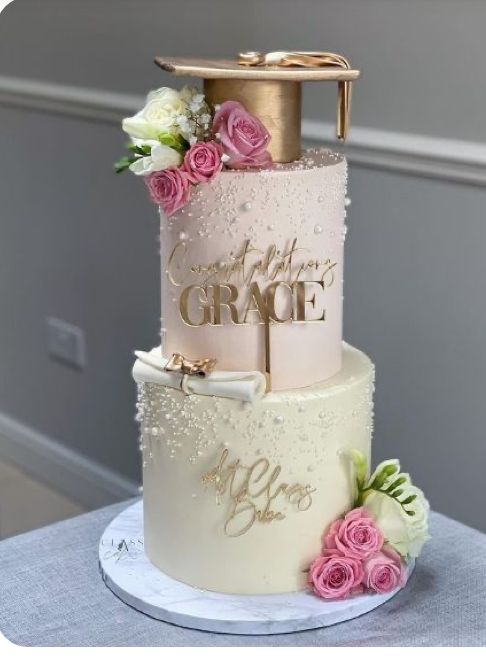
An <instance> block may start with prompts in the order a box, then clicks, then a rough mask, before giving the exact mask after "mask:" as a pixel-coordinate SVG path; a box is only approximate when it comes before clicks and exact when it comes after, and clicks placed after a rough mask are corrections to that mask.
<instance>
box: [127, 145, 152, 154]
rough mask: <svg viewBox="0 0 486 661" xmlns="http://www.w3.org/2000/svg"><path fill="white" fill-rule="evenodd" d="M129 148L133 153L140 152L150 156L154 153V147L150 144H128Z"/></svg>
mask: <svg viewBox="0 0 486 661" xmlns="http://www.w3.org/2000/svg"><path fill="white" fill-rule="evenodd" d="M128 150H129V151H131V152H132V154H138V155H139V156H150V154H151V153H152V147H151V146H150V145H128Z"/></svg>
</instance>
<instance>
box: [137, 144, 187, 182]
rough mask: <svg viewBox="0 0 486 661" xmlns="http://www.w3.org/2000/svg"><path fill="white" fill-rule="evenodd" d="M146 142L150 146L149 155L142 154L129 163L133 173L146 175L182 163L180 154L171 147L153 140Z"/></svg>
mask: <svg viewBox="0 0 486 661" xmlns="http://www.w3.org/2000/svg"><path fill="white" fill-rule="evenodd" d="M145 144H147V143H145ZM148 144H150V146H151V147H152V150H151V153H150V156H142V157H140V158H138V159H137V160H136V161H135V162H134V163H132V164H131V165H130V170H131V171H132V172H133V173H134V174H137V175H139V176H146V175H148V174H152V172H158V171H159V170H166V169H167V168H173V167H174V168H175V167H177V166H178V165H180V164H181V163H182V155H181V154H180V153H179V152H178V151H176V150H175V149H172V147H167V145H161V144H160V143H159V142H155V141H154V142H152V141H149V143H148Z"/></svg>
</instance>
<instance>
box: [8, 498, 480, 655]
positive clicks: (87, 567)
mask: <svg viewBox="0 0 486 661" xmlns="http://www.w3.org/2000/svg"><path fill="white" fill-rule="evenodd" d="M130 502H133V501H129V502H125V503H119V504H116V505H112V506H109V507H106V508H104V509H100V510H97V511H94V512H90V513H88V514H84V515H82V516H79V517H76V518H74V519H70V520H68V521H63V522H61V523H57V524H54V525H51V526H48V527H46V528H41V529H39V530H35V531H32V532H29V533H26V534H23V535H19V536H17V537H12V538H10V539H6V540H4V541H2V542H0V631H1V632H2V633H3V635H4V636H5V637H6V638H7V639H8V640H10V641H11V642H14V643H16V644H18V645H24V646H167V647H172V646H272V647H275V646H452V645H454V646H466V645H467V646H483V645H486V535H484V534H482V533H480V532H478V531H477V530H473V529H472V528H468V527H467V526H464V525H462V524H460V523H457V522H456V521H452V520H451V519H448V518H447V517H445V516H442V515H440V514H436V513H433V514H432V515H431V533H432V540H431V541H430V542H428V543H427V545H426V546H425V549H424V552H423V554H422V556H421V557H420V559H419V561H418V563H417V567H416V570H415V572H414V574H413V576H412V578H411V579H410V581H409V584H408V585H407V587H406V588H405V589H404V590H402V591H401V592H400V593H399V594H398V595H396V596H395V597H394V598H393V599H391V600H390V601H389V602H387V603H386V604H384V605H383V606H381V607H380V608H378V609H376V610H375V611H372V612H371V613H368V614H366V615H363V616H361V617H359V618H357V619H354V620H350V621H348V622H344V623H342V624H336V625H334V626H332V627H327V628H323V629H315V630H312V631H304V632H300V633H293V634H285V635H280V634H278V635H272V636H242V635H223V634H211V633H206V632H202V631H196V630H193V629H185V628H182V627H177V626H174V625H170V624H166V623H164V622H160V621H158V620H154V619H151V618H150V617H147V616H146V615H143V614H142V613H139V612H138V611H136V610H134V609H132V608H130V607H129V606H127V605H125V604H124V603H123V602H122V601H120V600H119V599H118V598H117V597H116V596H115V595H114V594H112V592H110V590H109V589H108V588H107V587H106V586H105V585H104V583H103V581H102V579H101V576H100V574H99V570H98V541H99V538H100V536H101V534H102V532H103V530H104V528H105V527H106V525H107V524H108V522H109V521H110V520H111V519H112V518H113V517H114V516H116V515H117V514H118V512H120V511H121V510H122V509H123V508H124V507H126V506H127V505H128V504H130Z"/></svg>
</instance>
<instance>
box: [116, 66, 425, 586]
mask: <svg viewBox="0 0 486 661" xmlns="http://www.w3.org/2000/svg"><path fill="white" fill-rule="evenodd" d="M157 61H158V63H159V64H160V66H162V67H163V68H164V69H165V70H168V71H171V72H172V73H175V74H176V75H192V76H194V75H196V76H199V77H202V78H203V79H204V80H205V86H204V94H203V93H201V92H199V91H198V90H195V89H193V88H184V89H183V90H182V91H181V92H176V91H175V90H172V89H169V88H162V89H160V90H156V91H155V92H152V93H151V94H150V95H149V97H148V98H147V104H146V106H145V107H144V108H143V109H142V110H141V111H140V112H139V113H138V114H137V115H136V116H135V117H132V118H128V119H127V120H125V122H124V129H125V131H126V132H128V133H129V134H130V137H131V139H132V144H131V148H130V150H131V156H130V157H129V158H127V159H124V160H122V161H121V162H120V163H119V164H118V169H120V170H121V169H124V168H127V167H129V168H130V169H131V170H132V171H134V172H135V173H136V174H139V175H143V176H144V178H145V182H146V184H147V187H148V189H149V192H150V195H151V197H152V199H153V200H154V201H155V202H156V203H157V204H158V205H159V207H160V216H161V218H160V220H161V229H160V247H161V273H162V278H161V293H162V333H161V336H162V346H161V347H157V348H155V349H153V350H152V351H149V352H137V357H138V359H137V362H136V363H135V366H134V370H133V373H134V378H135V380H136V381H137V383H138V388H139V400H138V418H139V420H140V424H141V447H142V450H143V485H144V544H145V551H146V553H147V555H148V557H149V558H150V560H151V562H152V563H153V564H154V565H155V566H156V567H158V568H159V569H160V570H162V571H163V572H164V573H165V574H167V575H169V576H171V577H173V578H175V579H178V580H179V581H182V582H184V583H188V584H190V585H193V586H195V587H197V588H201V589H206V590H213V591H217V592H223V593H237V594H265V593H282V592H292V591H297V590H301V589H311V590H313V592H314V593H315V595H316V596H317V597H321V598H325V599H328V598H330V599H333V598H338V599H341V598H344V597H352V596H353V595H354V594H357V593H358V592H363V591H371V592H386V591H391V590H393V589H396V588H397V587H399V586H401V585H403V584H404V582H405V570H404V567H405V565H406V560H407V558H408V557H410V556H414V557H415V556H416V555H418V553H419V552H420V549H421V546H422V544H423V542H424V541H425V539H426V536H427V509H428V508H427V502H426V500H425V498H424V497H423V494H422V492H421V491H420V490H419V489H417V488H416V487H414V486H413V485H412V484H411V482H410V477H409V476H408V475H406V474H403V473H400V466H399V464H398V462H397V461H396V460H392V461H388V462H383V463H382V464H380V465H379V466H378V468H377V470H376V471H375V472H374V473H373V474H372V475H371V477H370V471H369V461H370V444H371V433H372V409H373V377H374V370H373V365H372V363H371V361H370V360H369V358H368V357H367V356H366V355H365V354H364V353H362V352H361V351H359V350H358V349H355V348H353V347H351V346H349V345H348V344H346V343H343V341H342V295H343V246H344V239H345V234H346V225H345V217H346V206H347V198H346V178H347V165H346V161H345V159H344V157H343V156H342V155H339V154H336V153H332V152H330V151H327V150H311V151H306V152H303V153H301V151H300V84H301V82H302V81H304V80H335V81H337V82H338V86H339V104H338V133H339V134H340V137H344V134H345V132H346V128H347V123H348V115H349V104H350V84H351V81H352V80H355V79H356V78H357V77H358V75H359V72H357V71H355V70H353V69H351V68H350V67H349V65H348V63H347V62H346V60H344V58H341V57H339V56H334V55H332V54H326V53H314V54H308V53H274V54H269V55H267V56H262V55H260V54H255V53H251V54H243V55H242V56H241V58H240V61H239V62H238V63H237V62H231V61H203V62H197V61H193V60H179V61H172V60H165V59H161V58H158V60H157Z"/></svg>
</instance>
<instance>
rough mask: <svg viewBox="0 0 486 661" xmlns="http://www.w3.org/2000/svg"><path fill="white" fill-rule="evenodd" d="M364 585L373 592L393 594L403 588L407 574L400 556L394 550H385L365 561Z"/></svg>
mask: <svg viewBox="0 0 486 661" xmlns="http://www.w3.org/2000/svg"><path fill="white" fill-rule="evenodd" d="M363 569H364V580H363V584H364V586H365V587H366V588H368V589H369V590H372V591H373V592H380V593H383V592H391V591H392V590H395V589H396V588H398V587H403V586H404V585H405V583H406V582H407V573H406V571H405V567H404V566H403V563H402V561H401V559H400V556H399V555H398V553H397V552H396V551H393V549H387V548H385V549H383V551H381V552H380V553H375V554H374V555H372V556H370V557H369V558H366V560H364V561H363Z"/></svg>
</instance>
